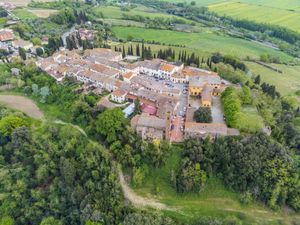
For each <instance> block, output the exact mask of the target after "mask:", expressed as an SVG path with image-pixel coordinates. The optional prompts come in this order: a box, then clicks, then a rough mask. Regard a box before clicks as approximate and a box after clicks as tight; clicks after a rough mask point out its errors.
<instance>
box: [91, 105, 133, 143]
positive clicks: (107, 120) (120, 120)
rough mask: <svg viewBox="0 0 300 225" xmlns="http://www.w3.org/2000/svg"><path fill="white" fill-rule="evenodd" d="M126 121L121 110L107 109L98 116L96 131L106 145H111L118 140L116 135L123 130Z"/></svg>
mask: <svg viewBox="0 0 300 225" xmlns="http://www.w3.org/2000/svg"><path fill="white" fill-rule="evenodd" d="M126 124H127V120H126V119H125V117H124V113H123V112H122V110H121V109H119V108H116V109H107V110H106V111H104V112H103V113H102V114H100V115H99V116H98V118H97V121H96V124H95V125H96V131H97V132H98V133H99V134H101V136H102V137H104V138H105V140H106V141H107V142H108V143H112V142H114V141H116V140H117V139H118V134H119V133H120V132H122V131H123V130H124V129H125V125H126Z"/></svg>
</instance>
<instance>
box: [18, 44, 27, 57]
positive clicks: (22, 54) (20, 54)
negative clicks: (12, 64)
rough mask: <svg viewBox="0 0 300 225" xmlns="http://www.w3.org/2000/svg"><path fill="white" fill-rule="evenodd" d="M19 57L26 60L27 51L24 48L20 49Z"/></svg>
mask: <svg viewBox="0 0 300 225" xmlns="http://www.w3.org/2000/svg"><path fill="white" fill-rule="evenodd" d="M19 56H20V57H21V58H22V59H23V60H26V58H27V57H26V50H25V49H24V48H20V47H19Z"/></svg>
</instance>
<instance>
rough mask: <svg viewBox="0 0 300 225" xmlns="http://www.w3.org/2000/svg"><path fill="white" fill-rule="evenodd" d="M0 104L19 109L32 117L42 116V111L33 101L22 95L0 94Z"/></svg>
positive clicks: (40, 117) (39, 117) (41, 117)
mask: <svg viewBox="0 0 300 225" xmlns="http://www.w3.org/2000/svg"><path fill="white" fill-rule="evenodd" d="M0 104H3V105H5V106H7V107H9V108H12V109H16V110H20V111H22V112H24V113H26V114H27V115H28V116H30V117H32V118H34V119H43V118H44V114H43V112H42V111H41V110H40V109H39V108H38V107H37V105H36V104H35V102H34V101H32V100H31V99H29V98H26V97H24V96H16V95H0Z"/></svg>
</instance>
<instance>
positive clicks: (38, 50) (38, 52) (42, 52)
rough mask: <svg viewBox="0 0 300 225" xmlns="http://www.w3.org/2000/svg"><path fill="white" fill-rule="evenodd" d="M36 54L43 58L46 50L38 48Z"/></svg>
mask: <svg viewBox="0 0 300 225" xmlns="http://www.w3.org/2000/svg"><path fill="white" fill-rule="evenodd" d="M36 54H37V55H38V56H42V55H43V54H44V49H43V48H40V47H39V48H36Z"/></svg>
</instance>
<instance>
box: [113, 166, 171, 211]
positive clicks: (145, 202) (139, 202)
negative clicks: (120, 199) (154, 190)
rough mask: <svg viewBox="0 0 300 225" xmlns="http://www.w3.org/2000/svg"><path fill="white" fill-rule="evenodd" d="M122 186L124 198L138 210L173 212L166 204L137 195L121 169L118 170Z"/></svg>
mask: <svg viewBox="0 0 300 225" xmlns="http://www.w3.org/2000/svg"><path fill="white" fill-rule="evenodd" d="M118 173H119V180H120V184H121V187H122V190H123V193H124V196H125V198H126V199H127V200H129V201H130V202H131V203H132V204H133V205H134V206H135V207H137V208H140V207H142V208H145V207H151V208H155V209H159V210H173V209H170V208H169V207H167V206H166V205H165V204H162V203H160V202H157V201H155V200H154V199H149V198H144V197H141V196H139V195H137V194H136V193H135V192H133V190H132V189H131V188H130V187H129V186H128V184H127V183H126V181H125V178H124V175H123V173H122V171H121V169H118Z"/></svg>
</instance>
